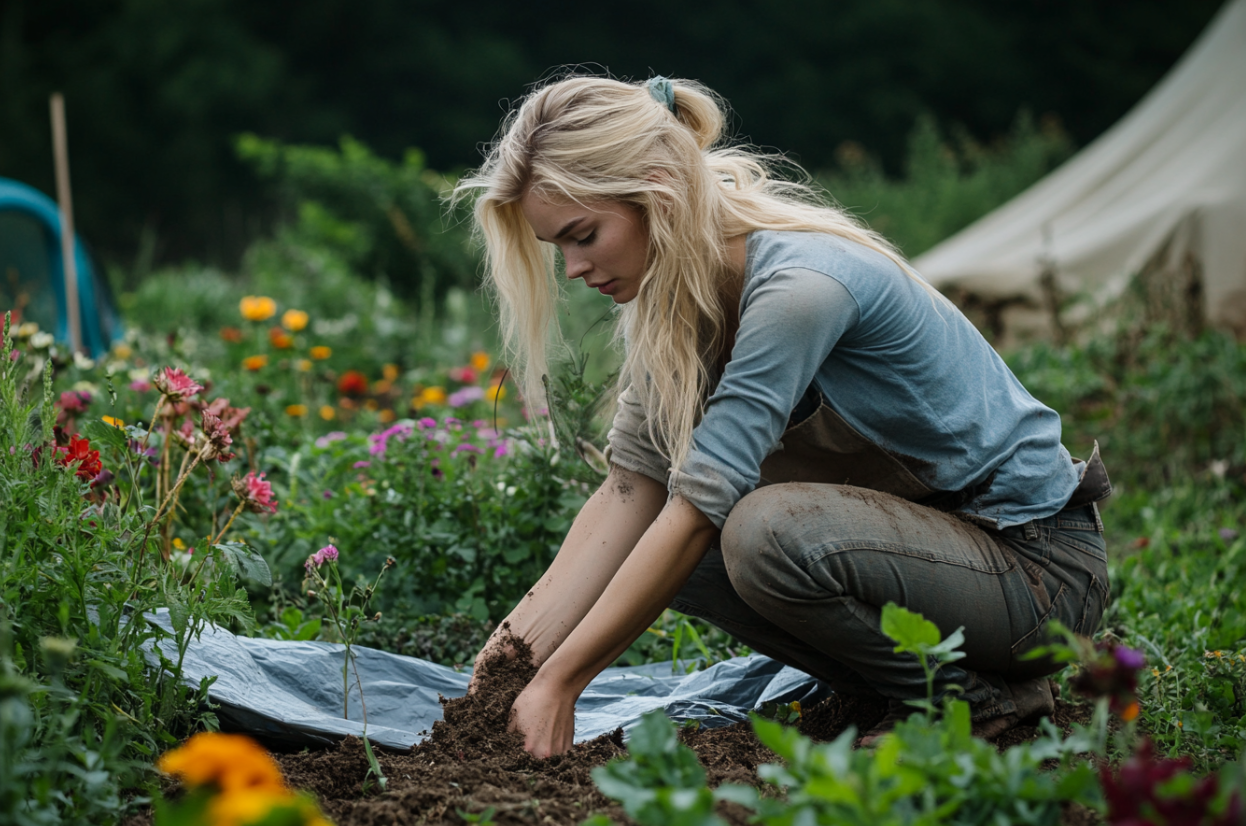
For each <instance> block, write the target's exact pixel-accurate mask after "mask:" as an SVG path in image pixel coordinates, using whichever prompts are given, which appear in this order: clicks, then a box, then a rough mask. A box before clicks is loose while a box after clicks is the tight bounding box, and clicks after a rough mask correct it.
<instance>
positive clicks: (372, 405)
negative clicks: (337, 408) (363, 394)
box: [363, 399, 380, 410]
mask: <svg viewBox="0 0 1246 826" xmlns="http://www.w3.org/2000/svg"><path fill="white" fill-rule="evenodd" d="M363 407H364V409H365V410H376V409H377V408H378V407H380V405H379V404H377V403H376V399H368V400H367V401H365V402H364V403H363Z"/></svg>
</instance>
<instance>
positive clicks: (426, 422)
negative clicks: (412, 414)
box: [418, 416, 437, 430]
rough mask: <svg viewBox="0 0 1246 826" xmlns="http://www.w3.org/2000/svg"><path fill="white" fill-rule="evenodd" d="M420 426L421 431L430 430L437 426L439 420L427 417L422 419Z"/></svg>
mask: <svg viewBox="0 0 1246 826" xmlns="http://www.w3.org/2000/svg"><path fill="white" fill-rule="evenodd" d="M418 424H419V426H420V429H421V430H428V429H429V428H430V427H436V426H437V420H436V419H432V418H429V417H428V416H425V417H424V418H422V419H420V421H419V422H418Z"/></svg>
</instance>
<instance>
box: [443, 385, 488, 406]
mask: <svg viewBox="0 0 1246 826" xmlns="http://www.w3.org/2000/svg"><path fill="white" fill-rule="evenodd" d="M484 397H485V389H484V388H483V387H464V388H463V389H462V390H455V391H454V392H453V393H451V394H450V396H449V398H447V399H446V402H447V403H448V404H449V405H450V406H451V407H462V406H463V405H466V404H471V403H472V402H474V401H479V400H480V399H483V398H484Z"/></svg>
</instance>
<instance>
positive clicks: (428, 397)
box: [417, 387, 446, 404]
mask: <svg viewBox="0 0 1246 826" xmlns="http://www.w3.org/2000/svg"><path fill="white" fill-rule="evenodd" d="M417 401H418V402H419V403H420V404H445V403H446V389H445V388H444V387H425V388H424V389H423V390H421V391H420V395H419V397H418V398H417Z"/></svg>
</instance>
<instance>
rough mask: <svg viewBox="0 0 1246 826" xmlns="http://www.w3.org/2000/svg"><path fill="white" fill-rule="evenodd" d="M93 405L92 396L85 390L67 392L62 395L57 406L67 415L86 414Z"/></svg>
mask: <svg viewBox="0 0 1246 826" xmlns="http://www.w3.org/2000/svg"><path fill="white" fill-rule="evenodd" d="M90 404H91V394H90V393H88V392H86V391H85V390H66V391H65V392H64V393H61V399H60V401H58V402H57V405H58V406H59V407H60V409H61V410H63V411H65V412H66V413H85V412H87V407H88V406H89V405H90Z"/></svg>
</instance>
